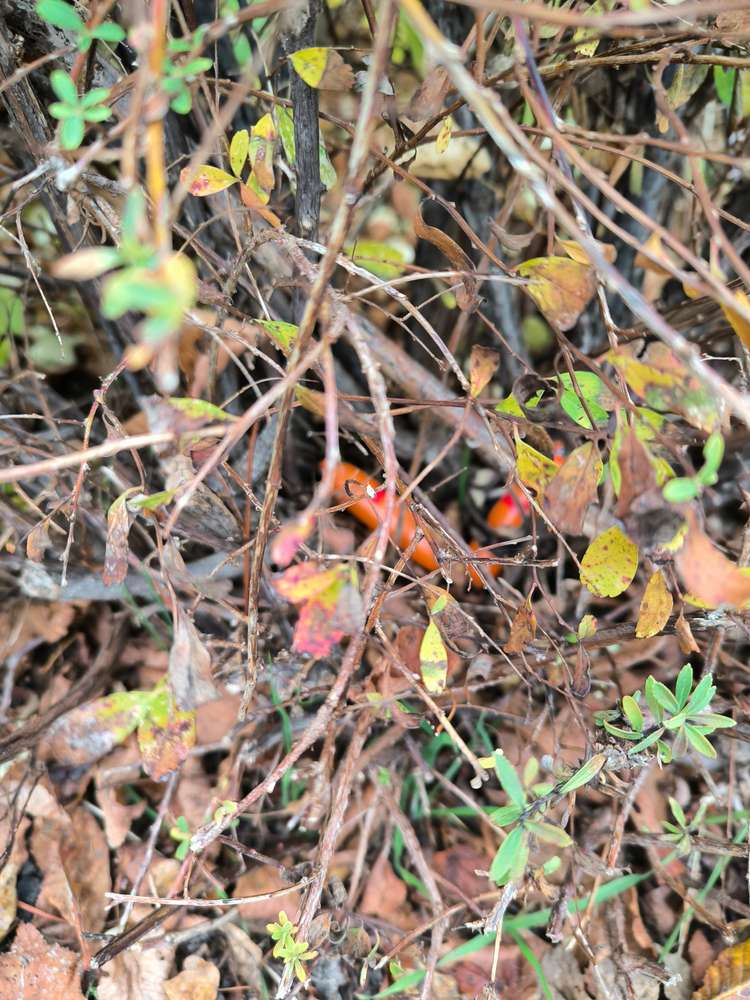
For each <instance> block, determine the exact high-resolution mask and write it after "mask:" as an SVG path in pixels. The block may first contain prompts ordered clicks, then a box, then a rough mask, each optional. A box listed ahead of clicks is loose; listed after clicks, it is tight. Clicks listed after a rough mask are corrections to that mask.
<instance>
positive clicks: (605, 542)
mask: <svg viewBox="0 0 750 1000" xmlns="http://www.w3.org/2000/svg"><path fill="white" fill-rule="evenodd" d="M637 569H638V547H637V546H636V545H634V544H633V542H631V541H630V539H629V538H628V536H627V535H625V534H624V533H623V532H622V531H621V530H620V529H619V528H618V527H612V528H607V530H606V531H603V532H602V533H601V535H598V536H597V537H596V538H595V539H594V540H593V542H592V543H591V544H590V545H589V547H588V548H587V549H586V551H585V552H584V554H583V559H581V583H582V584H583V585H584V587H586V588H587V589H588V590H590V591H591V593H592V594H595V595H596V596H597V597H617V596H618V595H619V594H622V593H623V591H625V590H627V589H628V587H629V586H630V584H631V583H632V582H633V577H634V576H635V571H636V570H637Z"/></svg>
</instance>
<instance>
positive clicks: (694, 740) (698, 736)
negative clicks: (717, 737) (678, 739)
mask: <svg viewBox="0 0 750 1000" xmlns="http://www.w3.org/2000/svg"><path fill="white" fill-rule="evenodd" d="M685 735H686V736H687V738H688V742H689V743H690V745H691V746H692V747H693V749H694V750H697V751H698V753H699V754H702V755H703V756H704V757H711V758H715V757H716V751H715V750H714V748H713V747H712V746H711V744H710V743H709V742H708V740H707V739H706V737H705V736H704V735H703V733H702V732H701V731H700V730H699V729H696V728H695V726H691V725H690V723H686V724H685Z"/></svg>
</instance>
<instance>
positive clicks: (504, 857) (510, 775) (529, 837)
mask: <svg viewBox="0 0 750 1000" xmlns="http://www.w3.org/2000/svg"><path fill="white" fill-rule="evenodd" d="M492 763H493V764H494V767H495V774H497V778H498V781H499V782H500V784H501V785H502V788H503V791H504V792H505V794H506V795H507V796H508V800H509V804H508V805H505V806H501V807H500V808H499V809H495V810H493V812H492V814H491V819H492V820H493V821H494V822H495V823H497V825H498V826H512V827H513V829H512V830H511V831H510V833H509V834H508V836H507V837H506V838H505V840H504V841H503V842H502V844H501V845H500V847H499V848H498V851H497V854H496V855H495V857H494V858H493V860H492V864H491V866H490V878H491V879H492V880H493V882H495V883H496V884H497V885H506V884H507V883H508V882H513V881H516V880H517V879H520V878H521V877H522V876H523V873H524V871H525V870H526V865H527V864H528V860H529V853H530V849H531V846H532V844H533V841H534V840H540V841H542V842H544V843H547V844H554V845H555V847H569V846H570V845H571V844H572V843H573V842H572V840H571V839H570V837H569V836H568V834H567V833H566V832H565V831H564V830H562V829H561V828H560V827H559V826H556V825H555V824H554V823H548V822H546V821H544V820H542V819H539V818H535V817H537V816H539V815H541V814H542V813H543V812H544V809H545V808H546V806H547V805H548V796H549V795H550V793H551V792H552V791H553V789H554V785H552V784H550V783H548V782H537V780H536V779H537V775H538V773H539V763H538V761H537V760H536V759H535V758H533V757H532V758H531V759H530V760H529V761H528V762H527V764H526V766H525V767H524V770H523V775H522V776H521V777H519V775H518V773H517V771H516V769H515V768H514V767H513V765H512V764H511V763H510V761H509V760H508V759H507V757H505V755H504V754H503V752H502V750H495V752H494V754H493V755H492ZM557 863H558V859H557V858H550V859H549V861H547V862H546V863H545V865H544V866H543V868H544V871H545V873H549V872H550V871H551V870H552V869H553V868H554V867H555V866H556V864H557Z"/></svg>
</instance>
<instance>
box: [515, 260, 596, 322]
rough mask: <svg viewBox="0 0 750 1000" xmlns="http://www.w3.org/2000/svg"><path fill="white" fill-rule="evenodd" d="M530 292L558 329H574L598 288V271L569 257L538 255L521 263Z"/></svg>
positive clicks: (519, 267) (520, 272) (519, 271)
mask: <svg viewBox="0 0 750 1000" xmlns="http://www.w3.org/2000/svg"><path fill="white" fill-rule="evenodd" d="M518 273H519V274H520V276H521V277H522V278H528V284H527V285H526V291H527V292H528V294H529V295H530V296H531V298H532V299H533V300H534V302H536V304H537V306H538V307H539V309H540V311H541V312H542V314H543V315H544V318H545V319H546V320H547V322H548V323H550V325H551V326H553V327H555V329H557V330H563V331H564V330H570V329H571V327H573V326H575V324H576V322H577V321H578V317H579V316H580V315H581V313H582V312H583V310H584V309H585V308H586V306H587V305H588V304H589V302H590V301H591V299H592V297H593V295H594V292H595V291H596V281H595V278H594V272H593V271H592V269H591V267H589V266H588V265H587V264H581V263H580V262H579V261H577V260H571V259H570V258H569V257H534V258H532V259H531V260H527V261H524V263H523V264H519V266H518Z"/></svg>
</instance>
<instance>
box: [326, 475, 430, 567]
mask: <svg viewBox="0 0 750 1000" xmlns="http://www.w3.org/2000/svg"><path fill="white" fill-rule="evenodd" d="M347 484H348V486H349V491H350V492H347V489H346V487H347ZM333 489H334V495H335V497H336V499H337V500H338V501H339V503H346V504H348V507H347V510H348V511H349V513H350V514H353V515H354V516H355V517H356V518H357V520H358V521H361V522H362V524H364V525H366V526H367V527H368V528H370V529H371V530H372V531H374V530H375V529H376V528H379V527H380V525H381V524H382V521H383V512H384V509H385V486H383V485H379V484H378V482H377V481H376V480H375V479H371V478H370V477H369V476H368V475H367V473H366V472H363V471H362V469H358V468H357V466H356V465H351V464H350V463H349V462H340V463H339V464H338V465H337V466H336V474H335V477H334V485H333ZM416 530H417V520H416V518H415V517H414V515H413V514H412V512H411V510H410V509H409V507H408V506H407V505H406V504H404V503H402V502H401V500H400V498H399V497H396V505H395V507H394V510H393V514H392V515H391V528H390V536H391V540H392V541H393V542H394V543H395V544H396V545H398V547H399V548H400V549H407V548H408V547H409V545H410V543H411V540H412V538H414V534H415V532H416ZM411 558H412V559H413V560H414V562H415V563H417V564H418V565H419V566H422V567H423V568H424V569H428V570H435V569H437V568H438V561H437V559H436V558H435V553H434V552H433V551H432V546H431V545H430V543H429V541H428V540H427V538H421V539H420V540H419V542H418V543H417V546H416V548H415V549H414V551H413V552H412V554H411Z"/></svg>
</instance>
